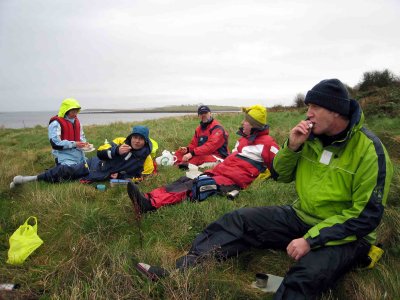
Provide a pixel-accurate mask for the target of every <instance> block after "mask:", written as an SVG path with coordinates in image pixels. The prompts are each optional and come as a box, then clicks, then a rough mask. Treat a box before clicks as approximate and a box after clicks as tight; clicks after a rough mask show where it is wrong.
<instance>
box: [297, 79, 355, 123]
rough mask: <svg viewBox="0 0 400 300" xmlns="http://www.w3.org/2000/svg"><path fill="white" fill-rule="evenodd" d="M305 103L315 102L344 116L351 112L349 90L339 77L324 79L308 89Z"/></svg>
mask: <svg viewBox="0 0 400 300" xmlns="http://www.w3.org/2000/svg"><path fill="white" fill-rule="evenodd" d="M304 103H305V104H308V103H313V104H316V105H319V106H322V107H324V108H326V109H329V110H331V111H334V112H337V113H339V114H341V115H343V116H348V115H349V113H350V97H349V92H348V91H347V89H346V87H345V86H344V84H343V83H342V82H341V81H340V80H338V79H326V80H322V81H321V82H320V83H318V84H317V85H316V86H314V87H313V88H312V89H311V90H310V91H308V93H307V95H306V99H305V100H304Z"/></svg>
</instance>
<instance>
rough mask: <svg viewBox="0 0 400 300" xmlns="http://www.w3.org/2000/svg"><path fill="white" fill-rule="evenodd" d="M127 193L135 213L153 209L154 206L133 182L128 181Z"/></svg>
mask: <svg viewBox="0 0 400 300" xmlns="http://www.w3.org/2000/svg"><path fill="white" fill-rule="evenodd" d="M128 195H129V198H131V201H132V204H133V208H134V209H135V211H136V212H137V213H140V214H143V213H146V212H148V211H154V210H156V208H155V207H154V206H153V205H151V202H150V200H149V199H147V198H146V197H145V196H143V194H142V193H141V192H140V191H139V188H138V186H137V185H136V184H134V183H133V182H128Z"/></svg>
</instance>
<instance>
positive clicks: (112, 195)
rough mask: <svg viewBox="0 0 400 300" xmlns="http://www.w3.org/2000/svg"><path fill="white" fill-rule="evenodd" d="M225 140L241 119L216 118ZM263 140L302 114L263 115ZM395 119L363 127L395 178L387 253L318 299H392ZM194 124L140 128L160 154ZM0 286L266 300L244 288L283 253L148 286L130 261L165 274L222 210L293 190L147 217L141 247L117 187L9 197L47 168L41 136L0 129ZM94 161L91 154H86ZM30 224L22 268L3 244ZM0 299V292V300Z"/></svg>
mask: <svg viewBox="0 0 400 300" xmlns="http://www.w3.org/2000/svg"><path fill="white" fill-rule="evenodd" d="M216 117H217V119H218V120H220V121H221V122H222V124H223V125H224V126H225V128H226V129H227V130H228V131H229V133H230V141H229V145H230V148H232V147H233V145H234V144H235V141H236V139H237V135H236V134H235V133H236V131H237V128H238V126H239V124H240V122H241V120H242V117H243V116H242V114H240V113H226V114H220V115H217V116H216ZM268 118H269V124H270V126H271V131H270V134H271V135H272V136H274V137H275V138H276V140H277V141H278V143H279V144H282V143H283V141H284V140H285V138H286V137H287V134H288V132H289V130H290V129H291V128H292V127H293V126H294V125H295V124H296V123H297V122H298V121H299V120H301V119H303V118H304V114H303V113H299V112H296V111H291V112H274V113H269V114H268ZM399 120H400V119H399V118H393V119H388V118H379V119H378V118H371V119H369V120H368V121H369V122H368V123H367V125H368V127H369V128H370V129H372V130H373V131H376V133H377V134H378V135H379V136H380V137H381V139H382V140H383V141H385V143H387V144H388V150H389V152H390V154H391V158H392V161H393V162H394V164H395V176H394V180H393V183H392V188H391V191H390V195H389V201H388V205H387V209H386V211H385V215H384V218H383V221H382V224H381V226H380V227H379V241H380V242H382V243H383V244H384V249H385V254H384V256H383V258H382V260H381V261H380V262H379V264H378V265H377V267H376V268H374V269H373V270H355V271H353V272H350V273H349V274H348V275H346V276H345V277H344V278H343V280H341V281H340V282H339V284H338V285H337V286H336V287H335V289H333V290H332V291H330V292H329V293H327V294H326V295H324V299H336V298H339V299H381V298H384V297H385V295H386V298H387V299H399V298H400V292H399V290H400V276H399V275H398V271H397V270H398V269H399V268H400V261H399V259H398V257H399V255H400V246H399V245H400V211H399V206H400V201H399V197H398V195H399V193H400V168H399V162H400V153H399V150H398V149H399V144H400V140H399V134H400V133H399V131H400V124H399ZM198 122H199V121H198V119H197V118H196V117H195V116H184V117H178V118H166V119H160V120H153V121H145V122H142V123H141V124H145V125H147V126H149V128H150V134H151V137H152V138H154V139H155V140H157V141H158V142H159V145H160V152H161V151H162V150H164V149H168V150H174V149H176V148H177V147H179V146H182V145H186V144H187V143H188V141H189V140H190V138H191V136H192V135H193V132H194V128H195V126H196V125H197V124H198ZM135 124H137V123H130V124H126V123H113V124H111V125H108V126H86V127H85V133H86V136H87V137H88V140H89V141H90V142H91V143H93V144H95V146H98V145H100V144H101V143H102V142H103V141H104V139H105V138H107V139H108V140H111V139H112V138H114V137H116V136H126V135H127V134H128V133H129V132H130V130H131V127H132V126H133V125H135ZM0 142H1V144H2V145H3V147H1V149H0V157H1V162H0V261H1V264H0V283H2V282H15V283H20V284H21V289H20V291H19V294H18V295H19V297H23V296H26V297H28V296H32V295H39V296H41V298H42V299H66V298H68V299H270V298H271V297H272V295H266V294H263V293H261V292H259V291H257V290H255V289H252V288H251V287H250V283H251V281H252V280H253V278H254V274H255V273H257V272H268V273H272V274H276V275H281V276H283V275H284V274H285V272H286V271H287V270H288V269H289V268H290V266H291V264H292V263H293V261H292V260H291V259H289V258H288V257H287V255H286V253H284V252H281V251H271V250H251V251H248V252H246V253H243V254H242V255H240V256H239V257H237V258H232V259H229V260H227V261H225V262H220V263H218V262H215V261H214V260H209V261H207V262H206V263H205V264H204V265H202V266H200V267H198V268H195V269H193V270H190V271H188V272H186V273H178V274H177V273H173V274H172V275H171V276H170V277H169V278H166V279H163V280H161V281H159V282H157V283H149V282H147V281H146V280H145V279H143V278H142V277H141V276H140V275H139V274H138V273H137V272H136V271H135V270H134V268H133V267H134V264H135V263H136V262H138V261H144V262H149V263H152V264H161V265H163V266H164V267H166V268H168V269H169V270H173V268H174V264H175V259H176V258H178V257H179V256H181V255H183V254H185V252H186V251H187V250H188V249H189V247H190V244H191V241H192V240H193V238H194V237H195V236H196V234H198V233H199V232H200V231H201V230H202V229H203V228H204V227H205V226H206V225H207V224H209V223H210V222H212V221H214V220H215V219H217V218H218V217H220V216H221V215H223V214H224V213H226V212H229V211H232V210H234V209H237V208H240V207H245V206H262V205H277V204H290V203H292V202H293V201H294V200H295V199H296V193H295V190H294V185H293V184H281V183H276V182H274V181H272V180H269V181H256V182H254V183H253V184H252V185H251V186H250V187H249V188H248V189H247V190H245V191H242V192H241V193H240V195H239V197H238V198H236V199H235V201H228V200H227V199H226V198H224V197H220V196H213V197H211V198H209V199H207V201H204V202H202V203H192V202H183V203H181V204H178V205H174V206H169V207H164V208H162V209H160V210H158V211H156V212H154V213H150V214H148V215H146V216H145V217H144V218H143V219H142V222H141V233H142V235H143V245H142V246H141V244H140V239H139V229H138V227H137V224H136V221H135V220H134V216H133V211H132V207H131V204H130V200H129V198H128V195H127V193H126V190H125V187H124V186H117V187H113V188H109V187H108V189H107V190H106V191H105V192H99V191H97V190H96V189H95V188H94V185H82V184H80V183H78V182H70V183H63V184H54V185H51V184H47V183H42V182H34V183H29V184H26V185H24V186H21V187H18V188H17V189H15V190H12V191H11V190H9V188H8V186H9V183H10V181H11V180H12V178H13V177H14V176H15V175H16V174H23V175H31V174H36V173H40V172H41V171H42V170H44V169H45V168H49V167H51V166H52V165H53V159H52V157H51V155H50V146H49V143H48V140H47V129H46V128H42V127H40V126H38V127H35V128H31V129H0ZM92 155H95V153H90V154H89V156H92ZM183 174H184V173H183V172H182V171H181V170H179V169H177V168H171V167H160V168H159V174H158V175H157V176H155V177H151V178H149V179H148V180H146V181H144V182H143V183H141V184H140V188H141V190H142V191H145V192H147V191H150V190H152V189H153V188H155V187H158V186H160V185H163V184H165V183H169V182H171V181H173V180H174V179H176V178H178V177H180V176H182V175H183ZM31 215H33V216H36V217H37V218H38V223H39V227H38V228H39V235H40V237H41V238H42V239H43V240H44V244H43V245H42V246H41V247H40V248H38V249H37V250H36V251H35V252H34V253H33V254H32V255H31V256H30V257H29V258H28V259H27V260H26V262H25V263H24V264H23V265H22V266H12V265H8V264H6V263H5V261H6V260H7V251H8V247H9V245H8V238H9V237H10V235H11V234H12V233H13V232H14V231H15V230H16V229H17V228H18V226H19V225H21V224H22V223H23V222H24V221H25V219H27V218H28V217H29V216H31ZM1 297H2V295H1V294H0V298H1Z"/></svg>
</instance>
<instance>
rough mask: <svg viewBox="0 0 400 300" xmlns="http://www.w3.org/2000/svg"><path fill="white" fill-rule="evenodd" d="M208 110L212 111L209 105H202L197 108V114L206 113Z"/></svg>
mask: <svg viewBox="0 0 400 300" xmlns="http://www.w3.org/2000/svg"><path fill="white" fill-rule="evenodd" d="M208 112H211V109H210V108H209V107H208V106H207V105H201V106H199V108H198V109H197V114H198V115H201V114H205V113H208Z"/></svg>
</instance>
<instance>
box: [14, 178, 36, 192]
mask: <svg viewBox="0 0 400 300" xmlns="http://www.w3.org/2000/svg"><path fill="white" fill-rule="evenodd" d="M36 180H37V176H36V175H35V176H22V175H17V176H15V177H14V178H13V181H12V182H11V183H10V189H13V188H15V187H16V186H17V185H21V184H24V183H26V182H30V181H36Z"/></svg>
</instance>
